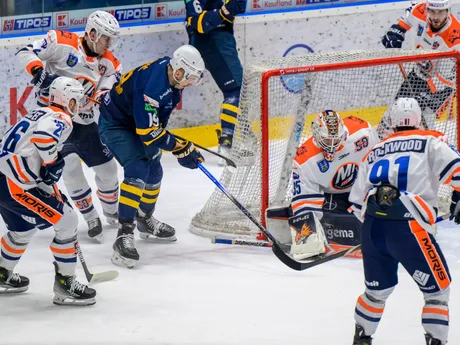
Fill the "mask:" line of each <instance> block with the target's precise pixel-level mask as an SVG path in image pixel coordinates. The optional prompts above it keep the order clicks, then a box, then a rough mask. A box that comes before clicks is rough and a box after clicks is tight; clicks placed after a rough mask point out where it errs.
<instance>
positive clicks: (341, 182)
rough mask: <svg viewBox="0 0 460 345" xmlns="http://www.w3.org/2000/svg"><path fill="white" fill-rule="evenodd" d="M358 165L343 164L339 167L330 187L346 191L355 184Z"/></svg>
mask: <svg viewBox="0 0 460 345" xmlns="http://www.w3.org/2000/svg"><path fill="white" fill-rule="evenodd" d="M358 169H359V167H358V164H356V163H345V164H343V165H341V166H340V167H339V168H338V169H337V172H336V173H335V175H334V177H333V178H332V181H331V186H332V188H334V189H348V188H350V187H351V186H353V183H355V180H356V177H357V176H358Z"/></svg>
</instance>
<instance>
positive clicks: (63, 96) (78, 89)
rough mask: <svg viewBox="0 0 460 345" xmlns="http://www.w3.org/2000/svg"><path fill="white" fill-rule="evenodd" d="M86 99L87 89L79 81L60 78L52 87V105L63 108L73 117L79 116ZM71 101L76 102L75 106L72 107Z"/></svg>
mask: <svg viewBox="0 0 460 345" xmlns="http://www.w3.org/2000/svg"><path fill="white" fill-rule="evenodd" d="M84 97H85V89H84V88H83V86H82V85H81V83H80V82H79V81H78V80H75V79H72V78H67V77H59V78H56V79H55V80H54V81H53V82H52V83H51V85H50V103H51V104H52V105H57V106H58V107H60V108H62V109H63V110H64V111H66V112H67V113H68V114H69V115H70V116H71V117H74V116H75V115H77V114H78V111H79V109H80V106H81V104H82V102H83V99H84ZM71 100H73V101H74V102H75V105H74V106H71V105H70V101H71Z"/></svg>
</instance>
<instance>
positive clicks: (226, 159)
mask: <svg viewBox="0 0 460 345" xmlns="http://www.w3.org/2000/svg"><path fill="white" fill-rule="evenodd" d="M173 135H174V136H175V137H176V138H177V139H180V140H184V141H190V140H187V139H184V138H182V137H180V136H178V135H177V134H173ZM190 142H191V141H190ZM191 143H192V144H193V145H195V146H196V147H198V148H200V149H202V150H203V151H206V152H209V153H210V154H213V155H214V156H217V157H219V158H222V159H223V160H225V162H226V163H227V165H228V166H230V167H232V168H235V169H236V164H235V162H234V161H232V160H231V159H230V158H228V157H225V156H224V155H221V154H220V153H218V152H216V151H213V150H210V149H208V148H206V147H204V146H201V145H198V144H197V143H194V142H191Z"/></svg>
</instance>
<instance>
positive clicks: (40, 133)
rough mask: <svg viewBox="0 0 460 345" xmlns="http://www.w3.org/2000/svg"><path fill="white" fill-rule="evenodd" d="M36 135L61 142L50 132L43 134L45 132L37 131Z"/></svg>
mask: <svg viewBox="0 0 460 345" xmlns="http://www.w3.org/2000/svg"><path fill="white" fill-rule="evenodd" d="M34 134H39V135H43V136H45V137H50V138H53V139H54V141H56V142H57V141H59V140H58V139H57V138H56V137H54V136H52V135H51V134H49V133H48V132H43V131H35V132H34Z"/></svg>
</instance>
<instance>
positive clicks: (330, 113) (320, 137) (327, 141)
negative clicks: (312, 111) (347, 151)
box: [311, 110, 346, 162]
mask: <svg viewBox="0 0 460 345" xmlns="http://www.w3.org/2000/svg"><path fill="white" fill-rule="evenodd" d="M311 129H312V135H313V137H314V138H315V141H316V144H317V145H318V146H319V147H321V148H322V149H323V154H324V158H326V160H327V161H328V162H332V161H333V160H334V155H335V152H336V151H337V149H338V148H339V147H340V145H341V144H342V142H343V141H344V140H345V137H346V132H345V127H344V125H343V120H342V118H341V117H340V115H339V114H338V113H337V112H336V111H334V110H324V111H322V112H321V113H319V114H318V116H317V117H316V119H315V121H313V123H312V126H311Z"/></svg>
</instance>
